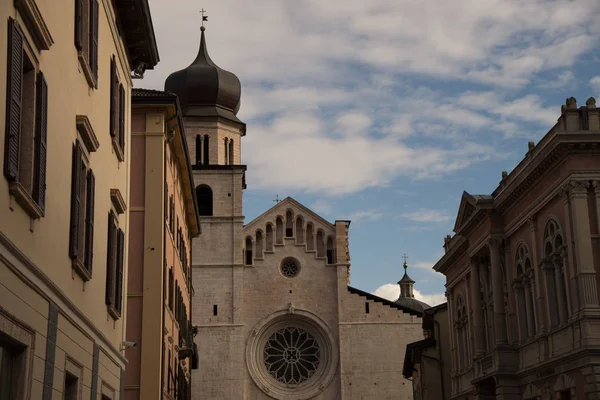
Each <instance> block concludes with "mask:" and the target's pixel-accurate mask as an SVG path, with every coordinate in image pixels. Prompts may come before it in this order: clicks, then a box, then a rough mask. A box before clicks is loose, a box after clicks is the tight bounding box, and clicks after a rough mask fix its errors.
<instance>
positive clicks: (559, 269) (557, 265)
mask: <svg viewBox="0 0 600 400" xmlns="http://www.w3.org/2000/svg"><path fill="white" fill-rule="evenodd" d="M552 263H553V264H554V284H555V290H556V300H557V302H558V319H559V321H560V324H561V325H562V324H565V323H566V322H567V320H568V319H569V311H568V307H567V292H566V281H565V268H564V264H563V262H562V257H561V256H560V255H558V254H555V255H553V256H552Z"/></svg>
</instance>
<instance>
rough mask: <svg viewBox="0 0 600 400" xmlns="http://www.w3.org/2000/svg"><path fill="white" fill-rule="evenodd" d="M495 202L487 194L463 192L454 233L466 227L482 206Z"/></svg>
mask: <svg viewBox="0 0 600 400" xmlns="http://www.w3.org/2000/svg"><path fill="white" fill-rule="evenodd" d="M493 201H494V198H493V197H492V196H490V195H487V194H474V195H471V194H469V193H467V192H466V191H463V194H462V198H461V200H460V207H459V208H458V214H457V216H456V221H455V223H454V228H453V231H454V232H455V233H456V232H458V231H459V230H460V228H461V227H462V226H463V225H465V224H466V223H467V222H468V221H469V219H471V217H472V216H473V215H474V214H475V211H477V209H478V208H480V206H481V205H482V204H489V203H492V202H493Z"/></svg>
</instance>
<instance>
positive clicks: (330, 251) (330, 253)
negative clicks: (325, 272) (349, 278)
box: [327, 236, 335, 264]
mask: <svg viewBox="0 0 600 400" xmlns="http://www.w3.org/2000/svg"><path fill="white" fill-rule="evenodd" d="M334 255H335V254H334V249H333V238H332V237H331V236H329V237H328V238H327V264H334V263H335V257H334Z"/></svg>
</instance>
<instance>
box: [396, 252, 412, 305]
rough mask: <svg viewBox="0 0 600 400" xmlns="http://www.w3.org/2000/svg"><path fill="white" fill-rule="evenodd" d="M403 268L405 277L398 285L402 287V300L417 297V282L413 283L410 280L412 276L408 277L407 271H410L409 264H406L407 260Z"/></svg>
mask: <svg viewBox="0 0 600 400" xmlns="http://www.w3.org/2000/svg"><path fill="white" fill-rule="evenodd" d="M403 267H404V276H403V277H402V279H400V280H399V281H398V285H400V298H403V297H415V295H414V293H413V285H414V284H415V281H413V280H412V279H411V278H410V276H408V274H407V273H406V270H407V269H408V264H407V263H406V260H404V265H403Z"/></svg>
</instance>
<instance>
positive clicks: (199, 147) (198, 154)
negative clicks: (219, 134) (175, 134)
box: [196, 135, 202, 165]
mask: <svg viewBox="0 0 600 400" xmlns="http://www.w3.org/2000/svg"><path fill="white" fill-rule="evenodd" d="M201 164H202V136H200V135H196V165H201Z"/></svg>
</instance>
